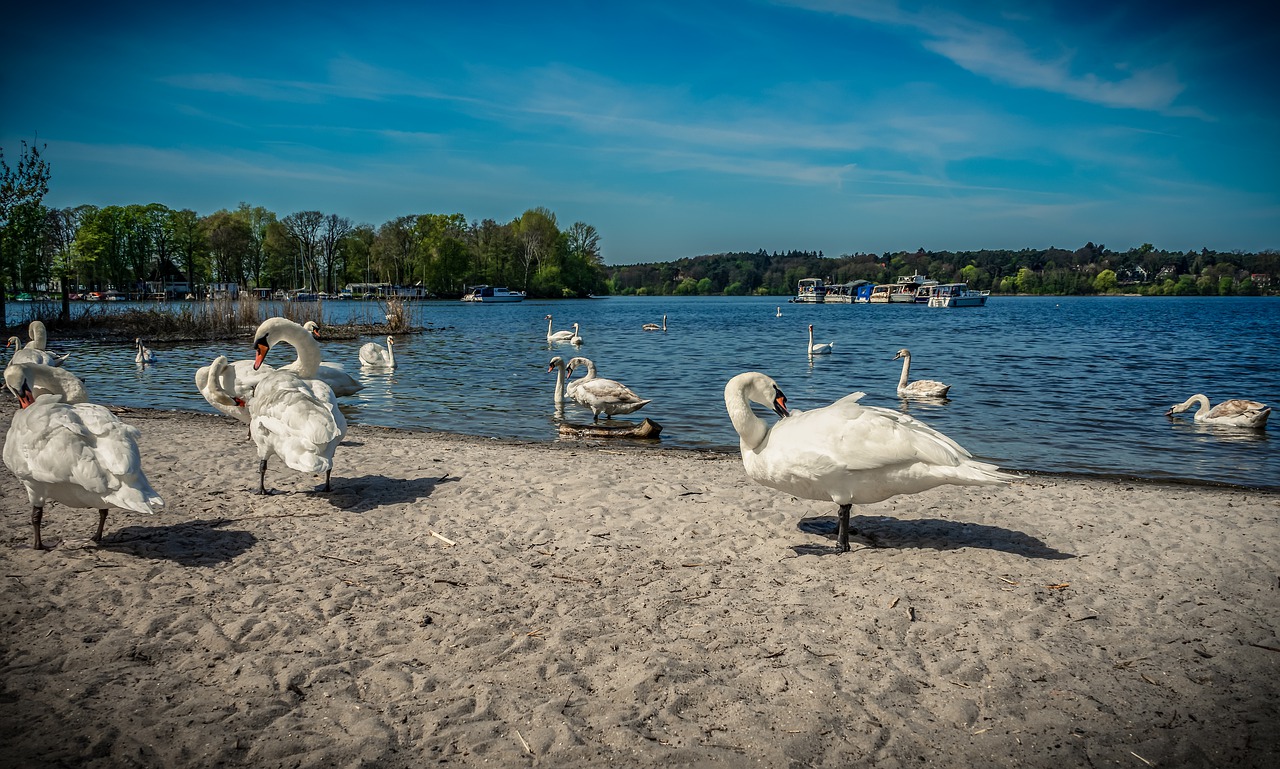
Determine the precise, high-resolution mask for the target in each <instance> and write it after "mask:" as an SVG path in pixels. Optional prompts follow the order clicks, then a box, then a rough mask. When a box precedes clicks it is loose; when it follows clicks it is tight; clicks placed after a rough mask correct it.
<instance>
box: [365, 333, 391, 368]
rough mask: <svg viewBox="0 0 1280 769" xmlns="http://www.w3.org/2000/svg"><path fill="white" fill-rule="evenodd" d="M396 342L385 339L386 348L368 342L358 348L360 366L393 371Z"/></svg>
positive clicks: (389, 338)
mask: <svg viewBox="0 0 1280 769" xmlns="http://www.w3.org/2000/svg"><path fill="white" fill-rule="evenodd" d="M395 346H396V340H395V339H393V338H391V337H387V346H386V347H383V346H382V345H380V344H377V343H376V342H368V343H366V344H365V345H364V346H362V347H361V348H360V365H361V366H368V367H370V368H385V369H393V368H395V367H396V350H395Z"/></svg>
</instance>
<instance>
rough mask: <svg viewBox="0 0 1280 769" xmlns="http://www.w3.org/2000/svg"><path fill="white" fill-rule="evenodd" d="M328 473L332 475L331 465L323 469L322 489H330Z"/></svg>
mask: <svg viewBox="0 0 1280 769" xmlns="http://www.w3.org/2000/svg"><path fill="white" fill-rule="evenodd" d="M330 475H333V468H332V467H330V468H329V469H328V470H325V471H324V489H322V491H329V490H330V487H329V476H330Z"/></svg>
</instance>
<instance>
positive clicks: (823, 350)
mask: <svg viewBox="0 0 1280 769" xmlns="http://www.w3.org/2000/svg"><path fill="white" fill-rule="evenodd" d="M835 346H836V343H835V342H822V343H820V344H814V343H813V324H812V323H810V324H809V354H810V355H830V354H831V351H832V350H833V349H834V348H835Z"/></svg>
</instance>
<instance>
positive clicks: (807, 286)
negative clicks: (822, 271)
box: [791, 278, 827, 304]
mask: <svg viewBox="0 0 1280 769" xmlns="http://www.w3.org/2000/svg"><path fill="white" fill-rule="evenodd" d="M826 297H827V286H826V284H825V283H823V281H822V278H801V279H800V282H799V283H797V284H796V296H795V298H794V299H792V300H791V301H793V302H801V303H804V304H822V303H823V302H824V301H825V300H826Z"/></svg>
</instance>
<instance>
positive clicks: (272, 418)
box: [249, 318, 347, 494]
mask: <svg viewBox="0 0 1280 769" xmlns="http://www.w3.org/2000/svg"><path fill="white" fill-rule="evenodd" d="M254 337H255V340H256V341H255V342H254V350H255V352H256V356H255V358H254V365H255V366H260V365H261V364H262V361H263V358H265V357H266V355H267V352H268V351H270V350H271V348H272V347H275V346H276V345H277V344H279V343H280V342H284V343H286V344H289V345H292V346H293V348H294V349H295V350H297V353H298V359H297V360H296V361H294V362H293V363H291V364H289V365H288V366H282V367H280V368H278V369H276V370H275V371H273V372H270V373H268V374H267V375H266V376H264V377H263V378H262V380H261V381H259V382H258V385H257V386H256V387H255V388H254V391H253V398H252V399H251V400H250V401H249V434H250V435H251V436H252V437H253V442H254V444H255V445H256V446H257V447H258V459H259V462H258V493H259V494H266V493H267V489H266V477H267V459H268V458H269V457H270V456H272V455H275V456H277V457H280V459H282V460H284V463H285V464H286V465H288V466H289V467H291V468H293V469H294V470H297V471H298V472H300V473H321V472H322V473H324V487H323V490H324V491H329V490H330V488H331V487H330V483H329V478H330V475H331V474H332V473H333V453H334V451H335V450H336V449H337V448H338V444H339V443H340V442H342V438H343V436H344V435H346V433H347V420H346V419H345V418H344V417H343V416H342V412H341V411H339V410H338V401H337V399H336V398H335V397H334V394H333V390H332V389H331V388H330V387H329V385H327V384H325V383H324V382H323V381H321V380H320V379H317V378H314V374H315V371H316V368H317V367H318V366H319V363H320V345H319V343H318V342H316V340H315V337H314V336H313V335H312V334H311V333H309V332H308V330H307V329H305V328H303V327H302V326H299V325H298V324H297V323H294V322H293V321H291V320H288V319H286V318H268V319H267V320H265V321H263V322H262V324H261V325H260V326H258V330H257V331H256V332H255V333H254Z"/></svg>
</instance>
